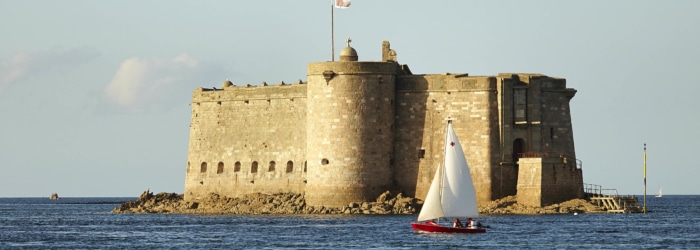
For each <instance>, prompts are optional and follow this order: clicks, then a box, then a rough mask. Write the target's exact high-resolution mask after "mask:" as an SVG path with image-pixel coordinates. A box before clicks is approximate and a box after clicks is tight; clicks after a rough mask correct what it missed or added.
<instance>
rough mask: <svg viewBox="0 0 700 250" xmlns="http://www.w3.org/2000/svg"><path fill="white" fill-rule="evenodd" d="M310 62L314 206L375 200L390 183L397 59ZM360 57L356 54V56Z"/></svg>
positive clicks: (310, 199) (310, 198)
mask: <svg viewBox="0 0 700 250" xmlns="http://www.w3.org/2000/svg"><path fill="white" fill-rule="evenodd" d="M343 52H344V53H341V57H340V58H341V61H339V62H319V63H310V64H309V68H308V71H307V76H308V85H307V96H308V100H307V101H308V105H307V112H306V113H307V114H308V115H307V116H306V118H307V122H306V124H307V128H306V129H307V130H306V136H307V137H306V152H307V160H308V173H307V175H306V177H307V182H306V187H305V189H306V190H305V191H306V193H305V195H304V198H305V200H306V203H307V204H308V205H310V206H325V207H343V206H347V204H349V203H351V202H364V201H372V200H374V199H375V198H377V196H379V195H380V194H381V193H382V192H384V191H386V190H389V189H390V187H391V185H392V175H391V174H392V164H393V155H394V154H393V149H394V147H393V135H394V134H393V133H394V132H393V123H394V95H395V86H394V85H395V78H396V72H395V70H396V63H394V62H358V61H347V60H342V59H344V58H345V59H347V57H344V56H351V55H353V54H354V55H355V58H356V53H354V52H355V50H354V49H352V48H351V47H347V48H345V50H343ZM355 60H357V59H355Z"/></svg>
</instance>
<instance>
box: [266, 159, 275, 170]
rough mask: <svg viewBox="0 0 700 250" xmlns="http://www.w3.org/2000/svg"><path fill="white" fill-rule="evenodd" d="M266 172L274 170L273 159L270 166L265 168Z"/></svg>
mask: <svg viewBox="0 0 700 250" xmlns="http://www.w3.org/2000/svg"><path fill="white" fill-rule="evenodd" d="M267 171H268V172H274V171H275V161H271V162H270V166H269V167H268V168H267Z"/></svg>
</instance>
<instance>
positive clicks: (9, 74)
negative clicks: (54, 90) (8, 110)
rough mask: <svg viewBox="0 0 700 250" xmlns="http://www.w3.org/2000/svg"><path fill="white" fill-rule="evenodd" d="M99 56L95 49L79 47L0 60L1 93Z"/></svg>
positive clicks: (18, 54) (20, 54) (16, 55)
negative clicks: (23, 82)
mask: <svg viewBox="0 0 700 250" xmlns="http://www.w3.org/2000/svg"><path fill="white" fill-rule="evenodd" d="M98 56H99V52H97V50H95V49H93V48H89V47H78V48H73V49H69V50H63V49H51V50H48V51H43V52H36V53H26V52H22V53H17V54H15V55H13V56H11V57H10V58H8V59H0V93H2V91H3V89H5V88H6V87H7V86H9V85H11V84H16V83H20V82H21V81H23V80H25V79H28V78H31V77H32V76H36V75H40V74H44V73H47V72H52V71H65V70H71V69H73V68H76V67H77V66H79V65H82V64H84V63H86V62H88V61H90V60H92V59H94V58H96V57H98Z"/></svg>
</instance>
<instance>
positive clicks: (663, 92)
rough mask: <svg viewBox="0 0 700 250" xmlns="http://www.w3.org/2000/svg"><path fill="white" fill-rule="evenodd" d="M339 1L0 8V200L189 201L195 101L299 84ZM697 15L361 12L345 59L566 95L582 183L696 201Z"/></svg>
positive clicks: (619, 8) (535, 2)
mask: <svg viewBox="0 0 700 250" xmlns="http://www.w3.org/2000/svg"><path fill="white" fill-rule="evenodd" d="M331 2H332V1H330V0H304V1H288V0H267V1H244V0H240V1H216V0H212V1H182V0H176V1H170V0H168V1H165V0H153V1H133V0H124V1H91V0H85V1H79V0H66V1H50V0H36V1H9V0H0V33H1V35H0V37H1V39H0V197H48V196H49V195H50V194H51V193H53V192H56V193H58V194H59V195H60V196H63V197H136V196H138V195H139V194H141V192H143V191H144V190H146V189H150V190H151V191H153V192H176V193H182V192H183V190H184V181H185V167H186V165H187V146H188V139H189V122H190V115H191V109H190V107H189V103H190V101H191V97H192V91H193V90H194V89H196V88H198V87H220V86H221V83H222V82H223V81H225V80H226V79H230V80H231V81H232V82H233V83H234V84H237V85H244V84H252V85H259V84H260V83H262V82H268V83H278V82H279V81H285V82H295V81H297V80H299V79H301V80H305V79H306V67H307V64H308V63H309V62H323V61H329V60H330V59H331V24H330V23H331V22H330V20H331V18H330V17H331V14H330V12H331ZM697 10H700V1H696V0H674V1H653V0H619V1H603V0H587V1H581V0H572V1H557V0H532V1H520V0H497V1H471V0H469V1H466V0H444V1H417V0H416V1H407V0H382V1H376V0H373V1H370V0H352V5H351V6H350V8H347V9H337V10H335V12H334V13H335V15H334V16H335V48H336V49H335V51H336V52H335V53H336V57H337V54H338V52H339V51H340V48H342V47H343V46H345V42H344V40H345V38H348V37H350V38H352V44H351V45H352V46H353V47H354V48H355V49H356V50H357V52H358V54H359V59H360V60H361V61H380V60H381V44H382V41H384V40H389V41H390V42H391V48H392V49H394V50H396V52H397V59H398V61H399V63H401V64H408V65H409V66H410V68H411V70H412V71H413V73H414V74H438V73H443V72H451V73H469V74H470V75H497V74H498V73H514V72H518V73H542V74H545V75H549V76H553V77H561V78H566V79H567V86H568V87H570V88H575V89H576V90H578V92H577V94H576V96H575V97H574V98H573V99H572V100H571V113H572V120H573V129H574V140H575V147H576V155H577V158H578V159H580V160H581V161H582V167H583V178H584V182H585V183H590V184H596V185H602V186H603V188H610V189H616V190H617V192H618V193H619V194H642V193H643V192H644V182H643V181H644V171H643V170H644V157H643V156H644V146H643V145H644V143H646V147H647V149H646V154H647V160H646V166H647V192H648V193H649V194H656V192H657V190H658V188H659V187H663V190H664V194H696V195H697V194H700V182H698V181H697V178H698V176H700V163H698V161H696V160H694V158H693V156H694V155H695V154H696V153H698V152H700V146H699V144H698V142H700V132H699V130H698V129H697V128H698V125H699V124H700V116H699V112H698V111H697V110H698V107H700V105H699V104H698V103H697V102H695V101H693V100H695V98H696V96H698V95H699V94H700V82H699V81H698V80H697V79H698V78H696V77H695V76H694V75H695V74H696V73H698V72H700V60H699V59H700V49H699V47H698V45H699V44H700V15H698V14H697Z"/></svg>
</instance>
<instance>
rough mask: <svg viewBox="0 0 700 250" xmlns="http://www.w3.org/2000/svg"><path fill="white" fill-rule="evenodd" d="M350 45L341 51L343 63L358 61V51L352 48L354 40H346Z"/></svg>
mask: <svg viewBox="0 0 700 250" xmlns="http://www.w3.org/2000/svg"><path fill="white" fill-rule="evenodd" d="M345 41H346V42H347V43H348V46H347V47H345V48H343V49H342V50H341V51H340V61H341V62H356V61H357V51H355V49H353V48H352V47H350V42H352V40H351V39H350V38H348V39H346V40H345Z"/></svg>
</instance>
